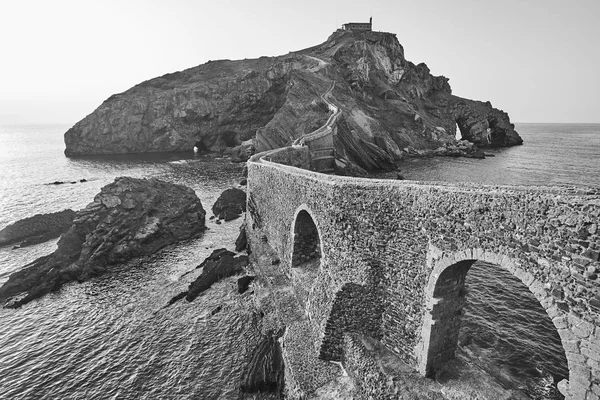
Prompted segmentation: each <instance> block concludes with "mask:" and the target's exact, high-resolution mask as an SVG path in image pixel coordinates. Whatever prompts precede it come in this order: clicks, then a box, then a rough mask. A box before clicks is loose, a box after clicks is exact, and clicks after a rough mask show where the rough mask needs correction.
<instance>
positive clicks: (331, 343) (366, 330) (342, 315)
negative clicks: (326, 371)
mask: <svg viewBox="0 0 600 400" xmlns="http://www.w3.org/2000/svg"><path fill="white" fill-rule="evenodd" d="M382 312H383V309H382V304H381V298H380V296H379V295H378V293H377V289H376V288H374V287H373V286H371V285H368V286H361V285H357V284H354V283H349V284H347V285H345V286H344V287H343V288H342V290H340V291H339V292H338V294H337V296H336V299H335V301H334V303H333V307H332V309H331V313H330V314H329V319H328V320H327V324H326V325H325V337H324V338H323V343H322V345H321V351H320V354H319V357H320V358H321V359H323V360H327V361H342V356H343V347H344V334H345V333H349V332H352V333H360V334H363V335H365V336H369V337H372V338H375V339H381V336H382V335H381V315H382Z"/></svg>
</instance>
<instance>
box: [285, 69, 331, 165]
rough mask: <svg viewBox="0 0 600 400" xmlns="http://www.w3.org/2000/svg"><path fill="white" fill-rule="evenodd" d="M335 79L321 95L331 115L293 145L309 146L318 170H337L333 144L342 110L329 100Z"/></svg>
mask: <svg viewBox="0 0 600 400" xmlns="http://www.w3.org/2000/svg"><path fill="white" fill-rule="evenodd" d="M335 83H336V82H335V80H334V81H333V82H332V84H331V87H330V88H329V89H327V91H326V92H325V93H323V94H322V95H321V99H322V100H323V101H324V102H325V103H326V104H327V107H328V108H329V110H330V111H331V115H330V116H329V118H328V119H327V122H325V124H324V125H323V126H321V127H320V128H318V129H316V130H315V131H313V132H311V133H307V134H305V135H302V136H301V137H299V138H298V139H296V140H295V141H294V143H293V144H292V145H293V146H308V148H309V151H310V155H311V159H312V162H313V166H314V168H315V170H316V171H317V172H321V173H332V172H335V149H334V146H333V134H334V130H335V124H336V122H337V119H338V117H339V116H340V114H341V113H342V111H341V110H340V109H339V107H337V106H336V105H335V104H333V103H332V102H331V101H329V100H328V97H329V96H330V95H331V91H332V90H333V88H334V87H335Z"/></svg>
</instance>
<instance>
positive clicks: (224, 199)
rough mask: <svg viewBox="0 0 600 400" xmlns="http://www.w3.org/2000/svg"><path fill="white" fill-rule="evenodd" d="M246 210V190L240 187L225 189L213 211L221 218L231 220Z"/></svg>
mask: <svg viewBox="0 0 600 400" xmlns="http://www.w3.org/2000/svg"><path fill="white" fill-rule="evenodd" d="M244 211H246V192H244V191H243V190H241V189H238V188H229V189H225V190H224V191H223V193H221V195H219V198H218V199H217V201H215V204H213V206H212V212H213V214H215V216H217V217H218V218H219V219H224V220H225V221H231V220H233V219H236V218H238V217H239V216H240V214H241V213H243V212H244Z"/></svg>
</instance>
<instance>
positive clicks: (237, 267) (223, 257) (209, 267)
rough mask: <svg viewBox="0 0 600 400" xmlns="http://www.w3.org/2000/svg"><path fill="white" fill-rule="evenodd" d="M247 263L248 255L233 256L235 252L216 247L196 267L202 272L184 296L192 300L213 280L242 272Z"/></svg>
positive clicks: (213, 281)
mask: <svg viewBox="0 0 600 400" xmlns="http://www.w3.org/2000/svg"><path fill="white" fill-rule="evenodd" d="M246 265H248V256H237V257H236V256H235V253H233V252H231V251H228V250H226V249H217V250H215V251H213V252H212V254H211V255H210V256H208V257H207V258H206V260H204V261H203V262H202V264H200V265H198V266H197V267H196V268H202V274H200V276H199V277H198V278H196V280H195V281H194V282H192V283H191V284H190V286H189V287H188V292H187V295H186V297H185V299H186V300H187V301H193V300H194V299H195V298H196V297H198V296H199V295H200V294H201V293H202V292H204V291H206V290H208V289H209V288H210V287H211V286H212V285H213V284H214V283H215V282H217V281H219V280H221V279H223V278H226V277H228V276H233V275H236V274H239V273H242V272H244V267H245V266H246Z"/></svg>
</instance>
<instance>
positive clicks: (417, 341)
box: [248, 156, 600, 399]
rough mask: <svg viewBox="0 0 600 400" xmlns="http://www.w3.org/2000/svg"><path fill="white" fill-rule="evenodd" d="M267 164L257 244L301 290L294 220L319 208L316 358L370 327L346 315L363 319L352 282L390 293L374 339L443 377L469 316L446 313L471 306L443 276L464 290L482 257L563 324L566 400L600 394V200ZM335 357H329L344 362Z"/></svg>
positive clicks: (590, 195)
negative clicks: (295, 270)
mask: <svg viewBox="0 0 600 400" xmlns="http://www.w3.org/2000/svg"><path fill="white" fill-rule="evenodd" d="M267 158H268V156H261V157H256V158H253V159H252V160H251V161H250V162H249V163H248V191H249V195H248V198H249V201H252V202H253V203H254V204H255V207H254V210H253V211H252V210H251V212H250V213H249V214H250V215H249V218H250V221H249V222H252V221H255V220H257V219H258V220H260V221H261V222H262V223H261V224H260V226H259V225H257V224H253V223H249V224H248V226H249V228H248V229H249V231H248V233H249V237H250V242H251V243H250V245H251V247H253V249H254V248H259V247H260V246H261V243H263V242H261V239H260V238H262V237H265V238H267V242H268V244H269V246H270V247H271V248H272V249H273V251H274V252H275V253H276V254H277V255H278V257H279V259H280V260H281V262H280V264H279V265H278V266H277V268H279V271H280V273H281V274H283V275H286V276H288V277H289V282H290V285H292V286H293V285H294V280H293V276H292V275H293V274H292V271H291V269H292V254H293V246H294V229H293V228H294V223H295V221H294V218H295V216H296V215H297V211H298V209H300V208H303V209H306V210H309V214H310V216H311V218H312V219H313V220H314V223H315V225H316V226H317V227H318V231H319V235H320V243H321V248H322V254H321V259H320V265H319V267H318V272H317V274H316V276H315V277H314V279H312V280H311V281H310V282H309V283H308V284H309V285H310V288H304V292H303V293H308V294H307V296H308V301H306V302H304V301H303V302H298V307H301V308H302V307H304V308H303V309H302V312H301V313H300V314H301V315H304V317H303V318H305V319H306V323H308V324H309V325H310V326H312V328H311V329H312V332H313V333H314V335H313V336H314V337H313V338H312V340H316V341H317V345H316V349H315V351H314V353H313V356H314V357H317V356H318V355H319V350H320V349H321V348H320V346H321V345H322V344H324V343H327V342H328V340H329V339H328V335H332V334H333V335H338V336H339V335H340V334H344V333H345V332H356V330H357V329H358V328H357V326H360V325H361V324H360V322H361V321H358V322H357V321H354V322H353V323H349V322H348V319H347V318H346V317H349V318H361V317H360V316H359V314H360V313H356V312H355V311H354V310H355V307H354V306H352V305H351V304H354V303H352V302H347V301H346V300H344V298H346V297H348V295H347V294H344V293H346V292H344V289H343V288H344V287H348V286H347V285H349V284H350V285H358V286H354V287H355V288H358V287H359V286H361V287H365V288H366V289H365V290H364V292H369V291H370V290H371V289H373V290H380V291H381V292H382V296H379V297H377V296H376V297H377V298H378V299H380V300H376V301H380V302H381V303H380V304H371V307H372V309H373V310H378V309H381V310H382V312H381V315H380V316H376V318H375V320H376V321H378V323H379V327H378V329H377V330H376V332H371V333H370V334H371V335H374V336H379V337H377V339H380V340H381V342H382V343H383V344H384V345H385V346H386V347H387V348H389V349H390V350H392V351H394V352H395V353H396V354H398V355H399V356H400V357H401V358H402V359H403V360H405V361H406V362H407V363H409V364H411V365H413V366H414V367H415V368H416V369H418V370H420V371H421V372H422V373H423V374H430V373H432V372H434V371H435V369H436V368H437V367H439V365H440V363H443V362H444V361H445V360H447V358H448V357H451V356H452V355H453V352H454V348H455V346H456V342H455V341H451V343H441V344H439V345H438V346H437V347H436V340H437V339H438V338H439V336H435V332H438V331H439V332H446V334H447V336H448V337H452V335H451V333H454V332H455V331H456V329H457V328H456V326H457V325H459V319H458V320H457V319H456V318H454V319H453V318H448V317H447V316H445V315H444V313H446V312H454V314H455V315H456V311H460V303H461V301H462V300H461V299H460V285H458V286H455V287H451V286H448V285H446V287H445V289H444V288H443V287H442V283H441V282H440V281H439V279H440V277H442V278H443V277H444V276H445V277H446V278H448V277H450V278H456V279H458V280H459V281H460V279H461V277H464V275H465V274H466V273H467V271H468V267H469V266H470V264H472V262H474V261H475V260H482V261H488V262H490V263H492V264H494V265H497V266H498V267H500V268H504V269H506V270H508V271H510V272H511V273H512V274H513V275H515V276H517V277H518V278H519V279H521V281H522V282H523V283H524V284H525V286H526V287H528V288H529V289H530V290H531V291H532V293H533V294H534V295H535V296H536V298H537V299H538V300H539V301H540V304H541V305H542V307H543V308H544V309H545V310H546V312H547V313H548V315H549V318H551V319H552V321H553V323H554V326H555V327H556V329H557V331H558V333H559V335H560V337H561V340H562V343H563V347H564V350H565V354H566V357H567V360H568V366H569V382H563V383H562V384H561V388H562V390H563V391H564V392H565V393H566V394H567V397H568V398H573V399H578V398H585V396H586V394H587V395H588V396H594V395H595V393H600V380H599V378H598V377H600V280H599V278H598V275H599V273H600V263H599V262H598V259H599V252H600V232H599V227H598V221H599V219H600V218H599V217H600V191H598V190H597V189H590V190H585V189H574V188H559V187H555V188H545V187H510V186H489V185H478V184H470V183H461V184H451V183H439V184H438V183H435V184H432V183H425V182H414V181H392V180H372V179H361V178H348V177H340V176H331V175H323V174H319V173H315V172H311V171H307V170H303V169H300V168H296V167H292V166H288V165H282V164H278V163H274V162H269V161H267ZM249 208H250V207H249ZM258 253H260V252H258ZM258 253H257V254H258ZM267 274H268V273H267ZM444 274H446V275H444ZM296 283H297V284H300V283H299V281H297V282H296ZM304 284H306V282H304V283H303V285H304ZM436 290H437V292H436ZM362 292H363V290H362V289H357V290H356V291H354V292H353V293H357V296H360V293H362ZM305 295H306V294H303V296H305ZM367 300H368V301H369V302H373V301H375V300H369V299H367ZM444 302H445V304H446V305H450V304H451V303H452V302H454V303H453V305H450V306H448V307H447V308H445V306H443V303H444ZM300 304H302V305H300ZM336 304H337V305H336ZM436 304H439V305H438V306H437V309H436V308H435V307H436V306H435V305H436ZM334 310H338V311H335V312H334ZM340 310H341V311H340ZM449 310H450V311H449ZM334 314H335V315H338V314H340V315H342V316H343V317H342V318H337V317H335V316H334ZM373 318H374V316H373V315H372V314H371V315H367V316H365V321H363V322H364V324H367V323H369V324H373V323H374V322H373V321H374V319H373ZM439 321H441V322H439ZM336 324H337V325H336ZM436 324H437V326H438V327H440V329H437V328H435V329H433V328H432V327H433V326H436ZM442 325H443V327H442ZM442 328H443V329H442ZM432 332H433V334H432ZM333 339H335V338H333ZM336 340H337V339H336ZM334 342H335V340H333V342H332V341H330V343H334ZM453 346H454V347H453ZM339 347H340V346H338V347H335V346H334V347H333V348H339ZM326 350H327V349H326ZM329 350H330V349H329ZM329 350H327V352H326V353H327V354H329V355H324V356H323V355H322V356H323V357H324V358H327V357H329V358H330V359H335V357H336V356H335V354H333V355H332V354H331V353H332V352H331V351H329ZM338 356H339V354H338ZM436 357H437V358H436ZM590 393H591V394H590ZM590 398H593V397H590Z"/></svg>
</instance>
